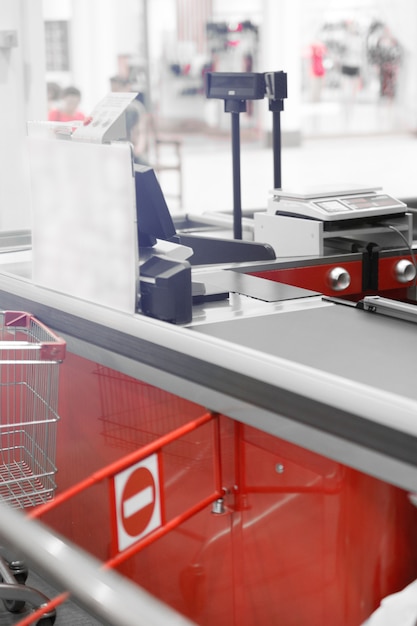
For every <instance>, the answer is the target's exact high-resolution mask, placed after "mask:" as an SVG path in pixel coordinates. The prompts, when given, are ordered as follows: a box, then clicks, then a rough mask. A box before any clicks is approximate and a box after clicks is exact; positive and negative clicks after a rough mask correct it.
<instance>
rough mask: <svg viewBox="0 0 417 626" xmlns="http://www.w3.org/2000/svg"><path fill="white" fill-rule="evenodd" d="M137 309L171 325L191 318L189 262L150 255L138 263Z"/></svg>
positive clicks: (188, 320) (184, 322) (185, 321)
mask: <svg viewBox="0 0 417 626" xmlns="http://www.w3.org/2000/svg"><path fill="white" fill-rule="evenodd" d="M140 309H141V311H142V313H143V314H144V315H148V316H150V317H155V318H157V319H159V320H164V321H166V322H171V323H173V324H188V323H189V322H191V319H192V287H191V265H190V264H189V263H188V261H177V260H173V259H170V258H168V257H164V256H157V255H155V256H152V257H151V258H150V259H148V260H147V261H145V263H143V264H142V265H141V266H140Z"/></svg>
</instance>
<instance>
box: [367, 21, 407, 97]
mask: <svg viewBox="0 0 417 626" xmlns="http://www.w3.org/2000/svg"><path fill="white" fill-rule="evenodd" d="M367 44H368V58H369V62H370V63H371V64H373V65H375V66H376V67H378V68H379V83H380V90H379V94H380V96H381V98H391V99H393V98H395V96H396V93H397V84H398V73H399V70H400V67H401V62H402V56H403V50H402V46H401V45H400V43H399V41H398V39H396V38H395V37H394V36H393V34H392V33H391V31H390V29H389V28H388V26H386V25H385V24H384V23H382V22H374V23H373V24H372V25H371V27H370V29H369V35H368V41H367Z"/></svg>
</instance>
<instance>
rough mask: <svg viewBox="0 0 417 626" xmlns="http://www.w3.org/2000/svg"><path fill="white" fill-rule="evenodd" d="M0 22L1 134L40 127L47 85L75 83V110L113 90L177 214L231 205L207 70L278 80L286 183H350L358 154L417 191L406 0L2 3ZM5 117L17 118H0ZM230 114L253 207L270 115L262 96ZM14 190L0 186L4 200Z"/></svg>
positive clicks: (262, 188)
mask: <svg viewBox="0 0 417 626" xmlns="http://www.w3.org/2000/svg"><path fill="white" fill-rule="evenodd" d="M0 22H1V23H3V24H4V28H10V29H15V28H16V29H17V30H18V32H19V38H20V41H19V45H18V46H17V47H16V48H13V47H11V48H10V50H6V49H3V48H1V46H0V100H1V101H2V103H3V115H2V116H1V117H2V121H0V132H2V134H3V136H4V137H5V138H6V139H7V138H9V139H10V140H11V141H13V142H14V143H16V133H17V135H18V134H19V133H20V134H22V120H24V121H26V120H28V119H47V117H48V110H49V109H50V108H52V107H56V106H58V105H59V100H60V95H59V93H58V92H57V93H54V88H55V89H57V88H60V89H63V88H66V87H69V86H71V87H76V88H77V89H78V90H79V92H80V100H79V102H78V103H77V105H78V108H79V110H80V111H81V112H82V113H83V114H84V115H88V114H89V112H91V110H92V109H93V107H94V106H95V104H96V103H97V102H98V101H100V100H101V99H102V98H103V97H104V96H105V95H106V94H107V93H108V92H109V91H110V90H111V89H116V88H121V89H125V90H126V89H128V90H133V91H137V92H138V93H139V94H140V97H139V100H140V104H141V106H142V112H143V111H144V112H145V113H144V115H146V119H147V124H146V131H144V130H142V132H146V133H147V141H146V143H147V146H146V150H148V151H150V156H149V159H150V160H151V161H152V163H153V162H154V161H155V159H157V160H158V163H159V173H160V180H161V185H162V186H163V189H164V190H165V192H166V193H167V196H168V195H169V196H170V197H171V198H172V199H171V201H170V202H171V208H172V210H173V211H197V210H205V209H209V208H211V207H212V204H213V203H216V206H215V207H212V208H216V209H218V208H225V207H227V206H228V205H229V204H230V202H231V174H230V168H231V164H230V158H229V156H230V141H229V138H230V128H229V126H230V119H229V116H228V114H225V113H224V111H223V102H222V101H216V100H207V99H206V98H205V95H204V74H205V73H206V72H207V71H260V72H263V71H270V70H274V71H277V70H283V71H285V72H287V74H288V99H287V100H286V101H285V107H284V113H283V115H282V122H281V128H282V139H283V152H284V157H283V175H284V177H283V184H284V185H285V183H286V181H289V182H290V183H291V184H292V183H293V182H294V181H295V180H297V179H301V178H302V179H303V180H306V179H307V180H308V179H309V178H314V180H317V177H318V178H319V179H320V177H321V179H322V180H319V181H318V182H323V181H324V179H329V178H331V177H334V176H336V175H338V174H340V176H342V175H343V176H342V178H343V180H346V179H347V178H351V176H354V177H355V175H356V170H355V168H357V169H358V172H359V173H361V172H363V171H364V168H363V164H362V162H361V159H360V155H361V154H363V155H366V156H364V159H365V163H366V164H367V166H368V167H370V171H369V176H371V175H373V174H374V173H376V174H378V173H381V177H382V178H383V180H382V181H381V184H383V185H385V183H386V182H388V183H391V181H392V180H393V179H391V178H390V176H392V175H393V172H394V171H395V170H397V169H398V159H400V158H401V156H402V157H403V158H404V161H405V162H404V166H402V167H401V169H402V172H401V175H402V177H403V178H402V183H401V184H402V185H403V186H404V185H405V184H406V183H407V184H408V187H407V189H404V190H403V192H402V193H401V194H400V195H403V196H404V195H410V193H412V194H413V195H416V196H417V189H415V190H414V189H412V188H411V181H409V180H408V178H407V180H405V177H406V176H407V172H408V170H407V168H408V167H411V164H410V160H411V161H412V160H413V157H414V152H412V153H411V154H412V156H408V155H409V154H410V153H409V152H407V151H408V150H412V151H413V150H414V142H415V133H416V129H417V2H416V1H415V0H361V2H358V1H357V0H227V1H226V2H225V1H224V0H152V1H150V0H58V1H57V0H19V2H16V1H15V0H2V2H1V4H0ZM13 55H14V57H13ZM16 56H17V58H15V57H16ZM13 63H15V65H13ZM11 71H14V72H15V74H16V75H19V76H20V77H21V78H20V80H15V81H13V82H11V80H10V72H11ZM115 78H117V79H118V80H119V79H120V80H121V81H122V87H120V85H119V86H118V87H116V86H115V83H114V79H115ZM112 79H113V81H112ZM123 84H124V86H123ZM47 85H48V86H49V90H47ZM4 103H6V104H4ZM10 115H12V116H13V117H16V116H18V118H19V121H16V122H10V120H9V121H7V122H6V119H7V117H8V116H10ZM240 117H241V133H242V142H243V147H242V158H243V175H244V177H245V178H244V181H243V202H244V203H247V204H250V205H253V204H256V205H259V204H260V203H266V197H267V193H268V190H269V188H270V187H271V184H272V174H270V173H269V172H270V169H269V168H270V165H269V163H270V162H271V153H270V151H271V146H270V135H271V128H272V119H271V116H270V113H269V112H268V110H267V105H266V103H265V102H264V101H260V102H253V103H249V106H248V109H247V112H246V113H245V114H242V115H241V116H240ZM394 137H395V138H399V139H400V140H401V142H402V143H400V144H396V145H398V146H399V147H398V148H395V147H394V146H393V144H392V141H393V138H394ZM167 140H169V141H167ZM323 141H324V142H327V144H326V145H325V146H324V144H323ZM404 141H405V142H406V145H407V147H406V148H405V149H404ZM314 142H318V143H316V144H314ZM315 145H317V152H316V158H314V156H313V157H312V154H311V153H312V146H313V147H314V146H315ZM384 146H386V148H384ZM370 147H372V150H373V152H372V154H371V155H369V154H367V153H366V149H367V148H370ZM291 150H293V152H292V153H290V151H291ZM393 150H394V152H393ZM396 150H398V151H399V153H398V155H397V154H396ZM155 151H156V152H157V155H156V156H155ZM246 154H247V156H246ZM326 154H327V155H329V158H328V163H327V161H326V159H325V157H324V159H325V161H323V155H326ZM332 154H334V155H337V158H333V157H332V156H331V155H332ZM375 155H376V156H375ZM416 156H417V155H416ZM12 157H13V155H12ZM375 158H376V160H377V161H378V164H377V163H373V164H371V160H373V159H375ZM392 159H393V162H394V163H395V165H393V163H392ZM2 164H3V165H4V166H5V167H6V166H7V167H9V169H10V167H11V165H10V154H8V156H6V155H5V154H3V155H1V154H0V166H1V165H2ZM219 168H221V169H219ZM254 168H256V172H257V173H256V176H254V175H253V169H254ZM384 168H385V170H387V172H385V170H384ZM350 170H351V171H350ZM410 171H411V170H410ZM209 173H210V174H211V176H212V180H215V181H216V185H217V188H216V185H207V176H208V174H209ZM365 175H366V176H367V172H366V169H365ZM340 176H339V178H340ZM12 178H13V177H12ZM410 178H411V176H410ZM378 182H379V181H378V180H372V181H370V183H371V184H375V183H378ZM12 184H14V183H13V180H12V179H10V180H9V182H3V183H0V199H1V194H2V193H3V194H5V193H7V192H9V193H8V197H10V189H7V187H8V186H10V185H12ZM228 184H229V187H230V194H229V193H228V191H229V187H227V185H228ZM15 187H19V186H18V185H15ZM209 187H210V188H209ZM226 187H227V193H223V189H225V188H226ZM220 190H221V192H220ZM389 190H390V191H391V192H394V193H398V192H397V190H396V189H394V190H393V189H392V188H390V189H389ZM15 191H16V193H20V194H21V193H22V191H21V190H20V189H15ZM223 205H224V206H223Z"/></svg>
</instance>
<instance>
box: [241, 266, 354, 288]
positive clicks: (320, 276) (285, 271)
mask: <svg viewBox="0 0 417 626" xmlns="http://www.w3.org/2000/svg"><path fill="white" fill-rule="evenodd" d="M335 267H343V268H344V269H345V270H346V271H348V272H349V274H350V277H351V281H350V285H349V287H347V288H346V289H344V290H343V291H335V290H334V289H332V287H331V286H330V283H329V273H330V272H331V270H332V269H334V268H335ZM252 275H253V276H258V277H259V278H267V279H268V280H273V281H275V282H277V283H284V284H285V285H294V287H302V288H304V289H312V290H313V291H318V292H319V293H322V294H324V295H326V296H338V295H350V294H356V293H360V292H361V291H362V263H361V261H347V262H343V261H341V262H340V263H331V264H322V265H310V266H304V267H288V268H282V269H276V270H268V271H264V272H254V273H253V274H252Z"/></svg>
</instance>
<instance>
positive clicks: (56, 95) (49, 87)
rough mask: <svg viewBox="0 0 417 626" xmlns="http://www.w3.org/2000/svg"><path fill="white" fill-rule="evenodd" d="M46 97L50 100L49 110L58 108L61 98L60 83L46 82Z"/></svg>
mask: <svg viewBox="0 0 417 626" xmlns="http://www.w3.org/2000/svg"><path fill="white" fill-rule="evenodd" d="M46 97H47V100H48V111H51V110H52V109H56V108H57V106H58V103H59V101H60V99H61V87H60V85H58V83H54V82H48V83H46Z"/></svg>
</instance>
